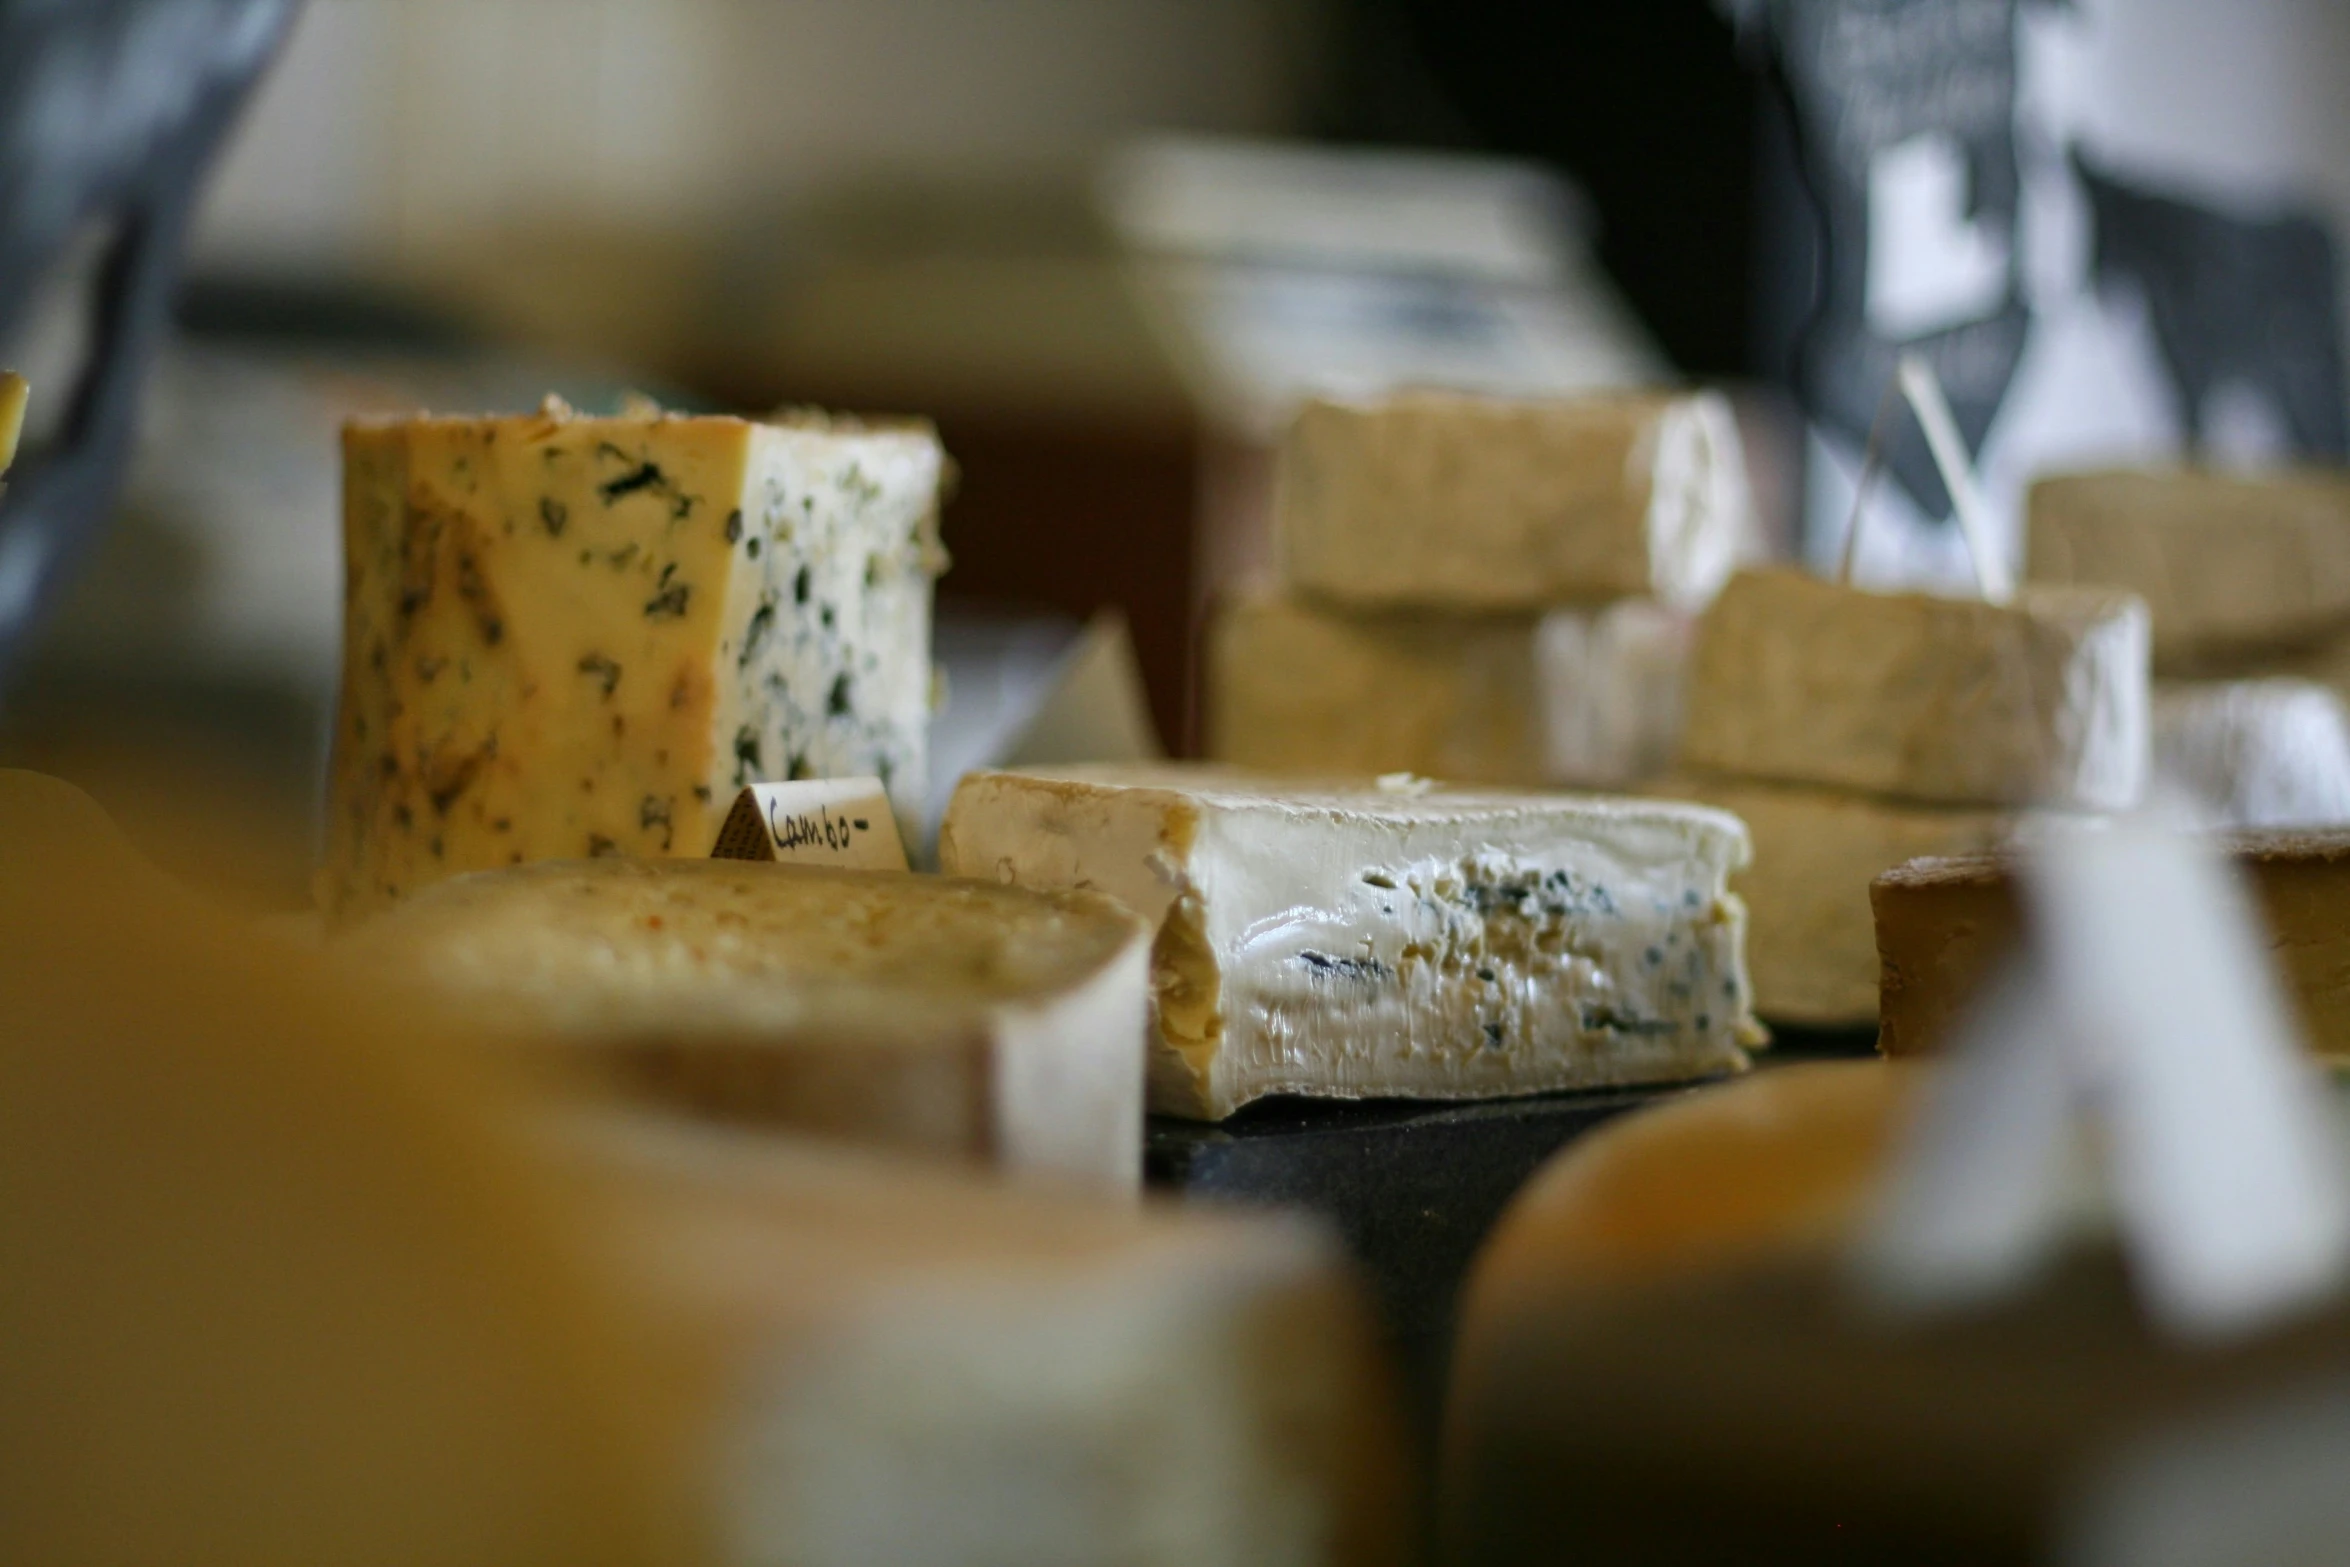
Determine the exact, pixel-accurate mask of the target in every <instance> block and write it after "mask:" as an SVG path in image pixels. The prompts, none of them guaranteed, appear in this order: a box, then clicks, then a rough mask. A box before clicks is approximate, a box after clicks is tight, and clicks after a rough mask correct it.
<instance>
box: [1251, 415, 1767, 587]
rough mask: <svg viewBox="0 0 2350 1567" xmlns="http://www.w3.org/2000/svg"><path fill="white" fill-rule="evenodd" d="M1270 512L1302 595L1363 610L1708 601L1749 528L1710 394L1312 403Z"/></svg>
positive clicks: (1288, 445) (1290, 442)
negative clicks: (1634, 600)
mask: <svg viewBox="0 0 2350 1567" xmlns="http://www.w3.org/2000/svg"><path fill="white" fill-rule="evenodd" d="M1274 507H1275V514H1276V524H1277V534H1278V539H1279V543H1280V549H1281V555H1282V568H1283V575H1284V577H1285V578H1286V580H1287V581H1288V582H1289V583H1290V585H1291V586H1293V587H1296V588H1299V589H1302V590H1304V591H1306V592H1308V593H1312V594H1315V595H1317V596H1319V597H1322V598H1326V599H1329V600H1331V601H1333V602H1335V603H1343V604H1352V605H1356V606H1358V607H1363V608H1395V607H1401V606H1407V605H1411V606H1418V607H1421V608H1427V609H1468V610H1500V609H1543V608H1548V607H1550V606H1552V605H1557V604H1595V603H1605V602H1609V601H1612V600H1615V599H1620V598H1655V599H1659V600H1662V601H1663V602H1665V603H1668V604H1671V605H1674V606H1675V607H1677V608H1683V609H1695V608H1701V607H1703V605H1704V604H1705V602H1706V601H1707V600H1708V599H1710V598H1711V597H1712V596H1713V594H1714V591H1715V590H1716V589H1717V588H1719V587H1720V586H1721V584H1722V582H1723V580H1724V579H1725V578H1727V577H1728V576H1729V575H1730V573H1731V571H1732V570H1733V569H1734V568H1735V567H1736V566H1737V564H1738V561H1739V560H1740V559H1741V558H1742V557H1743V556H1744V555H1746V554H1747V553H1748V552H1749V550H1750V548H1751V546H1752V542H1753V533H1754V523H1753V499H1752V496H1751V494H1750V493H1749V490H1748V485H1747V478H1746V466H1745V459H1744V457H1743V456H1742V454H1741V451H1740V446H1739V441H1738V427H1737V422H1736V420H1735V419H1734V418H1733V416H1732V414H1731V412H1730V405H1729V403H1728V402H1727V401H1726V400H1724V399H1723V398H1722V397H1721V396H1720V395H1718V394H1715V393H1699V394H1696V395H1686V394H1678V393H1628V394H1627V393H1619V394H1611V395H1607V396H1596V397H1575V398H1554V399H1518V398H1501V397H1481V396H1472V395H1469V394H1466V393H1458V392H1433V391H1420V392H1399V393H1395V394H1392V395H1389V396H1385V397H1380V398H1376V399H1372V400H1369V401H1363V402H1340V401H1318V402H1312V403H1309V404H1307V405H1306V407H1305V408H1304V410H1303V411H1301V412H1300V413H1299V414H1298V416H1297V419H1296V421H1295V422H1294V423H1293V424H1292V425H1291V426H1290V429H1289V432H1288V434H1287V436H1286V437H1285V438H1284V440H1283V442H1282V445H1281V451H1280V456H1279V460H1278V466H1277V469H1276V478H1275V497H1274Z"/></svg>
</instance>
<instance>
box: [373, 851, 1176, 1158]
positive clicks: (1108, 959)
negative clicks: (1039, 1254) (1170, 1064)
mask: <svg viewBox="0 0 2350 1567" xmlns="http://www.w3.org/2000/svg"><path fill="white" fill-rule="evenodd" d="M342 950H343V951H344V952H345V953H347V954H349V955H350V956H352V957H354V958H356V959H359V960H361V961H363V962H365V963H368V964H370V965H372V966H375V967H377V968H380V969H384V970H387V971H389V972H391V973H393V974H395V975H399V976H401V977H403V978H406V979H408V980H410V981H411V982H414V981H422V982H424V983H425V984H427V985H428V986H430V987H431V988H432V989H434V990H436V991H438V992H439V993H440V994H442V995H443V996H445V997H447V998H448V999H450V1000H451V1001H454V1002H456V1003H458V1004H459V1005H460V1006H461V1007H462V1009H463V1011H464V1013H465V1014H466V1015H467V1016H468V1017H470V1018H473V1019H475V1020H477V1021H479V1022H482V1023H485V1024H488V1025H492V1026H495V1027H498V1028H500V1029H501V1030H502V1031H506V1032H510V1033H514V1034H517V1035H520V1036H523V1037H527V1038H535V1039H548V1038H553V1039H556V1040H559V1041H562V1042H563V1043H564V1044H565V1045H567V1046H569V1047H572V1048H574V1049H576V1050H578V1051H580V1052H581V1053H583V1054H585V1055H588V1056H589V1057H591V1058H592V1059H593V1060H594V1061H595V1063H596V1064H597V1065H598V1066H600V1067H602V1068H604V1069H605V1070H607V1071H609V1072H610V1073H612V1074H614V1075H616V1076H617V1077H618V1078H619V1080H620V1082H621V1083H622V1085H623V1086H624V1087H625V1088H626V1089H628V1090H629V1091H631V1092H633V1093H635V1094H637V1095H640V1096H645V1097H650V1098H654V1099H657V1100H661V1101H664V1102H668V1103H672V1104H682V1105H686V1106H690V1107H692V1108H695V1109H699V1110H702V1111H706V1112H709V1113H713V1114H716V1115H718V1116H721V1117H723V1118H726V1119H730V1120H736V1121H747V1122H752V1123H759V1124H769V1125H780V1126H787V1127H793V1128H798V1129H802V1130H809V1131H817V1132H825V1133H830V1134H835V1135H841V1136H847V1137H852V1138H856V1139H859V1140H862V1141H871V1142H880V1143H886V1144H893V1145H897V1146H901V1147H912V1148H919V1149H926V1150H930V1151H934V1152H943V1153H948V1154H951V1155H954V1156H957V1157H961V1158H965V1159H972V1160H979V1161H985V1162H991V1163H997V1164H1000V1165H1002V1166H1004V1167H1006V1168H1009V1169H1012V1170H1016V1171H1021V1172H1027V1173H1040V1174H1054V1175H1061V1176H1075V1177H1081V1178H1083V1179H1086V1180H1089V1181H1092V1182H1094V1183H1096V1184H1101V1185H1107V1186H1112V1187H1119V1188H1131V1187H1132V1186H1134V1185H1135V1184H1136V1183H1137V1182H1139V1180H1140V1179H1141V1173H1142V1170H1141V1160H1142V1082H1143V1053H1144V1046H1145V1039H1146V1027H1147V1017H1148V1008H1149V988H1148V987H1149V972H1150V971H1149V961H1150V959H1149V943H1148V940H1147V933H1146V931H1145V930H1144V927H1143V925H1142V922H1141V921H1140V920H1139V919H1137V918H1136V917H1135V916H1134V915H1133V914H1132V913H1130V912H1129V911H1127V910H1126V909H1124V908H1122V907H1120V906H1119V905H1117V904H1115V903H1113V902H1112V901H1111V900H1109V899H1108V898H1105V897H1102V896H1099V895H1098V894H1093V893H1086V892H1057V893H1038V892H1029V891H1026V890H1023V889H1021V888H1017V887H1003V886H998V885H995V884H994V883H992V882H973V881H958V880H952V879H949V878H946V877H940V876H916V875H910V874H907V873H904V872H891V871H855V870H840V869H831V868H824V867H817V866H786V865H769V864H756V863H751V862H746V861H737V860H620V859H607V860H567V861H547V862H543V863H540V864H536V865H524V866H516V867H514V868H512V869H508V870H502V871H484V872H479V873H477V874H475V875H471V876H466V877H461V878H459V879H457V880H455V881H449V882H444V883H441V884H440V885H438V886H436V887H433V888H430V889H428V890H427V891H425V892H423V893H420V894H418V895H417V896H416V897H415V898H413V899H411V900H409V901H408V902H406V903H405V904H403V905H402V906H400V907H399V908H396V909H394V910H392V911H390V912H389V913H387V914H385V915H383V916H381V917H379V918H377V919H375V920H373V921H371V922H369V923H368V924H367V925H365V926H362V927H361V928H360V929H359V930H358V931H357V932H355V933H354V934H353V935H351V936H350V937H347V938H346V939H345V940H344V942H343V943H342Z"/></svg>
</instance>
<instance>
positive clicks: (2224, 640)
mask: <svg viewBox="0 0 2350 1567" xmlns="http://www.w3.org/2000/svg"><path fill="white" fill-rule="evenodd" d="M2028 507H2029V515H2028V523H2027V528H2028V540H2027V546H2026V565H2025V575H2026V576H2027V577H2028V578H2030V579H2032V580H2035V581H2040V582H2049V583H2096V584H2102V585H2105V586H2109V587H2116V588H2127V589H2129V590H2130V591H2131V592H2134V593H2136V594H2138V595H2139V596H2140V597H2142V598H2144V599H2145V600H2146V603H2147V606H2148V608H2149V609H2150V610H2151V611H2152V613H2153V617H2154V663H2155V668H2156V669H2157V670H2159V671H2161V672H2162V673H2165V674H2181V675H2184V674H2195V673H2199V672H2205V671H2207V670H2211V669H2212V668H2213V666H2214V664H2215V663H2216V664H2225V663H2229V662H2232V661H2236V660H2240V659H2242V658H2243V657H2245V656H2246V655H2250V654H2256V653H2260V652H2264V651H2276V650H2280V649H2285V648H2290V647H2294V646H2298V645H2300V644H2303V643H2306V642H2309V641H2312V640H2314V639H2316V638H2318V637H2321V636H2323V635H2325V634H2326V633H2328V632H2329V631H2333V630H2336V629H2339V628H2342V627H2344V626H2350V481H2345V480H2343V479H2342V478H2340V477H2338V476H2334V475H2330V474H2324V473H2317V472H2307V473H2298V474H2288V475H2283V476H2279V477H2274V478H2239V477H2231V476H2228V475H2223V474H2216V473H2199V472H2194V471H2179V472H2167V473H2154V472H2135V473H2133V472H2113V473H2082V474H2065V475H2061V476H2057V477H2053V478H2046V479H2042V480H2040V481H2039V482H2038V483H2036V484H2034V485H2033V486H2032V491H2031V498H2030V501H2029V503H2028Z"/></svg>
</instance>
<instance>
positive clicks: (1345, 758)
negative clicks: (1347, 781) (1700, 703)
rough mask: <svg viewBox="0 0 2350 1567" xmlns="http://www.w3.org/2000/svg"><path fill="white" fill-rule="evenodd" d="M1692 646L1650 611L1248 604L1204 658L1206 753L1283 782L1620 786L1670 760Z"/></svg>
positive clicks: (1636, 602) (1652, 606) (1236, 607)
mask: <svg viewBox="0 0 2350 1567" xmlns="http://www.w3.org/2000/svg"><path fill="white" fill-rule="evenodd" d="M1690 631H1691V621H1690V617H1689V616H1687V615H1684V614H1681V613H1679V612H1678V611H1675V610H1671V609H1667V608H1666V607H1665V606H1663V605H1661V604H1658V603H1656V602H1655V601H1653V600H1649V599H1625V600H1622V601H1620V602H1618V603H1615V604H1610V605H1608V606H1607V607H1605V608H1604V609H1596V610H1583V609H1554V610H1550V611H1548V612H1546V613H1543V614H1539V615H1447V614H1438V613H1432V612H1419V611H1389V612H1383V613H1382V612H1371V613H1363V612H1350V611H1347V610H1342V609H1338V608H1335V607H1333V606H1331V605H1328V604H1322V603H1316V602H1314V601H1312V600H1309V599H1306V598H1302V597H1298V596H1294V595H1288V594H1267V595H1262V596H1258V597H1252V598H1244V599H1240V600H1237V601H1235V602H1234V603H1232V604H1230V605H1228V606H1226V607H1225V609H1224V610H1223V612H1222V613H1221V614H1219V615H1218V616H1217V618H1216V622H1215V625H1214V628H1213V632H1212V636H1211V640H1210V643H1209V658H1208V682H1209V684H1208V749H1209V752H1210V754H1211V755H1213V756H1214V757H1215V758H1216V759H1217V760H1219V761H1224V762H1231V763H1233V764H1235V765H1237V766H1241V767H1253V768H1260V769H1262V770H1264V771H1267V772H1275V773H1290V774H1315V775H1319V776H1322V777H1328V776H1330V775H1331V774H1332V773H1358V772H1359V773H1366V774H1378V773H1394V772H1410V773H1423V774H1428V775H1431V776H1435V777H1439V778H1459V779H1467V780H1472V781H1475V782H1478V783H1499V784H1545V783H1560V784H1581V785H1587V786H1593V787H1600V788H1608V787H1620V786H1622V785H1626V784H1631V783H1636V782H1638V781H1639V780H1641V779H1643V778H1646V777H1648V776H1649V775H1651V774H1653V773H1656V772H1660V771H1662V770H1663V769H1664V767H1665V766H1666V765H1667V764H1668V763H1669V762H1670V761H1671V760H1672V756H1673V752H1674V749H1675V747H1676V745H1677V744H1678V742H1679V740H1680V728H1681V725H1680V719H1681V676H1682V669H1683V666H1684V665H1685V664H1686V662H1687V659H1688V649H1689V642H1690Z"/></svg>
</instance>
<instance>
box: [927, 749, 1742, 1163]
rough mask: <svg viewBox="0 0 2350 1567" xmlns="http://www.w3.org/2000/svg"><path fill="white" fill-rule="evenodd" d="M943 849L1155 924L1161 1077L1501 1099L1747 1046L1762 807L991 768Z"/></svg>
mask: <svg viewBox="0 0 2350 1567" xmlns="http://www.w3.org/2000/svg"><path fill="white" fill-rule="evenodd" d="M939 855H940V859H941V862H942V863H943V865H944V867H945V868H946V869H947V870H948V871H950V872H952V873H954V874H958V875H964V876H973V877H985V878H991V879H995V880H1000V881H1006V882H1014V883H1018V884H1020V885H1023V886H1028V887H1037V888H1081V887H1082V888H1093V889H1095V890H1098V891H1101V892H1105V893H1108V894H1109V895H1110V896H1112V897H1114V898H1116V899H1118V900H1119V901H1121V902H1123V903H1125V904H1126V905H1128V906H1129V907H1130V908H1132V909H1134V910H1135V911H1136V912H1137V913H1139V914H1141V915H1142V916H1143V918H1144V919H1145V920H1147V921H1149V922H1150V923H1151V924H1152V925H1153V926H1155V927H1156V928H1157V930H1158V937H1157V942H1156V945H1155V948H1154V951H1153V957H1152V968H1153V972H1152V985H1153V988H1154V990H1155V992H1156V1037H1155V1039H1154V1042H1153V1047H1152V1051H1151V1063H1150V1103H1151V1107H1152V1108H1153V1109H1154V1110H1158V1111H1161V1112H1164V1113H1168V1114H1175V1115H1186V1116H1193V1117H1199V1118H1206V1119H1220V1118H1222V1117H1224V1116H1226V1115H1229V1114H1231V1113H1232V1112H1233V1111H1234V1110H1236V1109H1238V1108H1239V1107H1240V1106H1242V1105H1244V1104H1247V1103H1248V1102H1249V1101H1251V1100H1253V1099H1257V1098H1260V1097H1262V1096H1264V1095H1267V1094H1310V1095H1319V1096H1324V1097H1330V1098H1341V1099H1353V1098H1364V1097H1372V1096H1391V1095H1392V1096H1398V1097H1406V1098H1422V1099H1467V1098H1487V1097H1494V1096H1499V1095H1506V1094H1527V1093H1540V1092H1544V1091H1547V1090H1551V1089H1561V1088H1579V1087H1590V1086H1595V1085H1599V1084H1607V1083H1631V1082H1654V1081H1660V1080H1666V1079H1675V1078H1689V1077H1697V1076H1703V1075H1706V1074H1709V1073H1717V1072H1726V1071H1735V1070H1737V1069H1739V1068H1741V1067H1743V1066H1744V1065H1745V1064H1746V1056H1745V1053H1744V1051H1743V1049H1742V1048H1741V1047H1742V1046H1743V1045H1745V1044H1749V1043H1753V1042H1756V1041H1757V1040H1758V1039H1759V1038H1760V1037H1761V1036H1760V1034H1759V1031H1758V1030H1757V1029H1756V1027H1755V1024H1754V1022H1753V1018H1752V1015H1751V1013H1750V1011H1749V1008H1748V988H1747V982H1746V973H1745V964H1744V956H1743V954H1744V933H1745V913H1744V910H1743V908H1742V907H1741V906H1740V904H1739V902H1738V900H1737V898H1735V897H1734V896H1732V895H1731V894H1730V893H1729V891H1728V890H1727V883H1728V879H1729V876H1730V874H1731V872H1732V871H1734V870H1735V869H1737V868H1738V867H1739V866H1741V865H1743V864H1745V862H1746V857H1747V841H1746V831H1745V829H1744V828H1743V827H1742V826H1741V825H1740V824H1739V822H1738V820H1737V819H1736V818H1735V817H1733V816H1730V815H1728V814H1726V813H1723V812H1720V811H1715V810H1708V809H1704V808H1702V807H1696V806H1688V805H1678V804H1667V803H1662V802H1656V801H1645V800H1621V799H1608V798H1601V797H1595V796H1577V795H1544V794H1532V793H1524V794H1520V793H1502V792H1487V793H1479V792H1469V791H1464V790H1453V789H1443V788H1435V787H1431V786H1429V785H1428V784H1426V783H1425V782H1424V781H1421V780H1409V779H1388V780H1384V781H1383V782H1382V784H1381V785H1378V786H1374V785H1372V784H1369V783H1357V784H1314V783H1303V782H1300V783H1284V782H1279V781H1274V780H1268V779H1265V778H1262V777H1255V776H1251V775H1249V774H1245V773H1239V772H1233V771H1226V770H1223V769H1217V768H1209V767H1157V768H1077V769H1071V770H1067V771H1063V772H1056V773H1050V774H1046V773H974V774H972V775H971V776H969V777H967V778H965V779H964V780H963V782H962V784H961V786H960V787H958V788H957V789H956V791H955V795H954V799H953V801H952V803H951V804H950V805H949V807H948V810H947V816H946V822H945V825H944V827H943V828H942V830H941V833H940V839H939Z"/></svg>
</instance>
